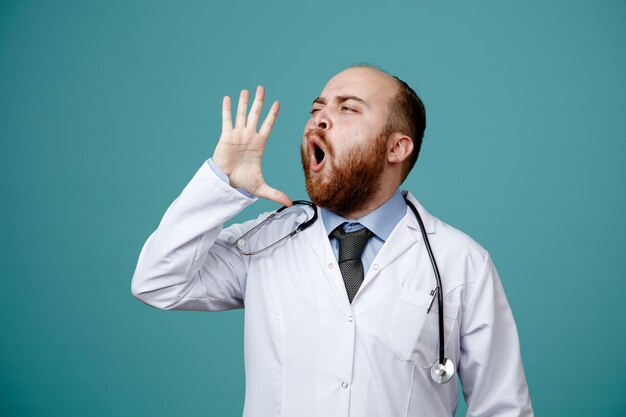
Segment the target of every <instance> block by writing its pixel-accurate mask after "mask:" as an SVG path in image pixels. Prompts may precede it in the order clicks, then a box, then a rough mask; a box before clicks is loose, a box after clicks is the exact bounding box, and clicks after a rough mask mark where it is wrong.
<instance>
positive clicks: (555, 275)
mask: <svg viewBox="0 0 626 417" xmlns="http://www.w3.org/2000/svg"><path fill="white" fill-rule="evenodd" d="M625 44H626V3H625V2H624V1H594V2H592V1H587V2H583V1H524V2H522V1H460V2H433V1H405V2H397V1H391V2H388V3H382V2H370V1H364V0H361V1H333V2H330V1H317V2H299V1H290V2H287V1H283V2H272V1H249V0H242V1H237V2H228V3H227V2H218V1H178V2H175V1H106V2H105V1H100V2H89V1H75V2H71V1H56V2H43V1H42V2H36V1H2V2H0V138H1V146H2V152H1V153H0V158H1V162H2V163H1V165H0V169H1V175H0V184H1V188H0V191H1V193H2V204H1V209H0V226H1V230H2V233H1V237H0V254H1V260H2V269H1V270H2V273H1V280H2V281H1V282H2V287H1V290H0V329H1V332H0V415H2V416H16V417H17V416H20V417H21V416H46V417H53V416H63V417H73V416H81V417H82V416H86V415H88V416H181V415H185V416H186V415H194V416H238V415H241V411H242V404H243V394H244V374H243V345H242V342H243V340H242V339H243V332H242V318H243V312H242V311H230V312H224V313H214V314H202V313H190V312H163V311H158V310H155V309H152V308H149V307H147V306H144V305H143V304H141V303H140V302H138V301H136V300H134V299H133V298H132V296H131V294H130V279H131V277H132V273H133V270H134V266H135V263H136V260H137V256H138V255H139V251H140V249H141V246H142V245H143V242H144V241H145V239H146V238H147V237H148V235H149V234H150V233H151V231H152V230H153V229H154V228H155V227H156V226H157V224H158V222H159V219H160V218H161V216H162V214H163V212H164V211H165V209H166V208H167V206H168V205H169V203H170V202H171V201H172V200H173V199H174V198H175V197H176V196H177V195H178V193H179V192H180V191H181V190H182V188H183V187H184V185H185V184H186V183H187V181H188V180H189V179H190V178H191V176H192V175H193V173H194V172H195V171H196V170H197V169H198V167H199V166H200V165H201V164H202V163H203V161H205V160H206V158H208V157H210V155H211V154H212V151H213V148H214V146H215V143H216V141H217V138H218V137H219V133H220V124H221V116H220V106H221V99H222V96H223V95H231V96H236V95H237V94H238V93H239V90H240V89H241V88H248V89H251V90H253V89H254V87H255V86H256V85H257V84H263V85H264V86H265V87H266V88H267V93H268V100H274V99H278V100H280V101H281V104H282V110H281V113H280V115H279V117H278V120H277V122H276V126H275V129H274V131H273V132H272V135H271V136H270V139H269V141H268V148H267V152H266V157H265V160H264V170H265V176H266V179H267V181H268V183H269V184H270V185H272V186H274V187H276V188H279V189H281V190H283V191H285V192H286V193H287V194H288V195H289V196H291V197H292V198H302V197H306V194H305V190H304V186H303V176H302V174H301V168H300V161H299V144H300V140H301V136H302V130H303V126H304V123H305V121H306V120H307V118H308V111H309V108H310V103H311V101H312V100H313V98H315V97H316V96H317V95H318V94H319V92H320V91H321V89H322V88H323V86H324V84H325V82H326V81H327V80H328V79H329V78H330V77H331V76H332V75H333V74H334V73H336V72H338V71H340V70H341V69H343V68H344V67H346V66H348V65H351V64H355V63H359V62H369V63H372V64H377V65H380V66H382V67H383V68H384V69H386V70H388V71H389V72H391V73H393V74H396V75H398V76H399V77H400V78H402V79H404V80H405V81H407V82H408V83H409V84H410V85H412V86H413V87H414V88H415V89H416V90H417V91H418V93H419V94H420V95H421V96H422V98H423V100H424V102H425V104H426V108H427V113H428V128H427V131H426V136H425V141H424V146H423V150H422V153H421V156H420V159H419V161H418V164H417V166H416V168H415V170H414V171H413V172H412V174H411V176H410V177H409V179H408V180H407V181H406V183H405V184H404V188H407V189H410V190H411V191H412V192H413V193H415V194H416V195H417V196H418V198H419V199H420V200H421V201H422V203H423V204H424V205H425V206H426V207H427V208H428V209H429V210H430V211H431V212H432V213H433V214H435V215H436V216H438V217H439V218H441V219H442V220H444V221H446V222H447V223H450V224H452V225H453V226H456V227H457V228H460V229H461V230H463V231H465V232H466V233H468V234H470V235H471V236H472V237H474V238H475V239H476V240H477V241H478V242H480V243H481V244H482V245H483V246H485V247H486V248H487V249H488V250H489V251H490V253H491V255H492V257H493V259H494V261H495V263H496V265H497V267H498V270H499V272H500V275H501V278H502V281H503V284H504V286H505V289H506V291H507V295H508V297H509V301H510V303H511V305H512V307H513V310H514V313H515V318H516V321H517V324H518V328H519V333H520V338H521V342H522V353H523V358H524V363H525V368H526V372H527V378H528V382H529V385H530V391H531V396H532V401H533V404H534V406H535V409H536V412H537V415H545V416H553V415H565V416H570V417H574V416H585V417H588V416H618V415H626V401H625V400H624V392H626V378H625V377H624V372H623V370H624V369H625V365H626V360H625V359H624V353H625V350H626V336H625V334H626V333H625V331H624V330H625V328H626V326H625V324H626V323H625V322H626V318H625V314H624V307H623V305H624V303H626V300H625V299H624V295H625V293H626V291H625V290H626V284H625V279H626V276H625V274H624V268H625V266H626V265H625V258H626V256H625V249H626V245H625V244H624V239H625V232H626V220H624V213H625V212H626V210H625V209H626V207H625V206H626V204H625V203H626V201H625V191H624V190H625V189H626V187H625V178H626V175H625V174H626V169H625V167H624V164H625V162H626V161H625V159H626V152H625V151H626V146H625V141H626V135H625V133H626V128H625V127H624V122H625V117H624V115H625V114H626V105H625V100H624V97H625V96H626V80H625V74H626V48H625V47H624V45H625ZM274 207H275V205H274V204H273V203H270V202H259V203H257V204H255V205H253V206H252V207H251V208H248V209H246V211H245V212H244V213H243V214H242V215H241V216H240V217H239V218H238V219H239V220H242V219H244V218H248V217H251V216H256V214H258V213H259V212H260V211H264V210H268V209H272V208H274ZM457 415H464V406H463V405H462V404H461V405H460V407H459V412H458V413H457Z"/></svg>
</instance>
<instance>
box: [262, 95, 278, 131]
mask: <svg viewBox="0 0 626 417" xmlns="http://www.w3.org/2000/svg"><path fill="white" fill-rule="evenodd" d="M279 111H280V103H279V102H278V101H275V102H274V104H272V107H271V108H270V111H269V113H267V116H265V120H264V121H263V124H262V125H261V128H260V129H259V136H261V137H262V138H263V139H267V137H268V136H269V135H270V132H271V131H272V127H274V122H275V121H276V117H278V112H279Z"/></svg>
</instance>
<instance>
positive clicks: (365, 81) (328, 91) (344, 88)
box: [320, 67, 398, 107]
mask: <svg viewBox="0 0 626 417" xmlns="http://www.w3.org/2000/svg"><path fill="white" fill-rule="evenodd" d="M397 92H398V85H397V83H396V81H395V80H394V79H393V78H391V77H390V76H389V75H387V74H384V73H382V72H380V71H378V70H376V69H373V68H366V67H356V68H348V69H347V70H345V71H342V72H340V73H339V74H337V75H335V76H334V77H333V78H331V79H330V81H328V83H327V84H326V86H325V87H324V90H322V93H321V94H320V98H323V99H325V100H327V101H328V100H333V99H334V98H335V97H337V96H357V97H359V98H361V99H362V100H364V101H365V102H366V103H367V104H368V105H371V106H374V107H376V106H386V105H387V103H388V101H389V99H391V98H392V97H393V96H395V95H396V93H397Z"/></svg>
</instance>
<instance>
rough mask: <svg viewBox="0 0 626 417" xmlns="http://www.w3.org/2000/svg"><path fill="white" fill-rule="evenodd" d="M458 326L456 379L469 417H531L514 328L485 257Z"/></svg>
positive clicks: (488, 259) (513, 322)
mask: <svg viewBox="0 0 626 417" xmlns="http://www.w3.org/2000/svg"><path fill="white" fill-rule="evenodd" d="M472 287H473V288H474V289H473V291H472V292H471V293H469V297H470V301H469V303H468V305H467V307H466V311H465V312H464V315H463V319H462V323H461V356H460V363H459V377H460V379H461V385H462V387H463V395H464V397H465V401H466V403H467V417H496V416H498V417H514V416H515V417H521V416H524V417H530V416H533V415H534V414H533V409H532V405H531V402H530V396H529V393H528V385H527V383H526V376H525V373H524V367H523V365H522V358H521V352H520V344H519V338H518V334H517V328H516V326H515V321H514V319H513V313H512V312H511V308H510V307H509V303H508V301H507V299H506V295H505V293H504V289H503V288H502V284H501V282H500V278H499V276H498V272H497V271H496V268H495V266H494V264H493V262H492V261H491V258H490V257H489V254H488V253H485V261H484V264H483V270H482V273H481V274H480V277H479V278H478V280H477V281H476V282H475V283H473V284H472Z"/></svg>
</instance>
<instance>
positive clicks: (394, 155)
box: [387, 132, 413, 164]
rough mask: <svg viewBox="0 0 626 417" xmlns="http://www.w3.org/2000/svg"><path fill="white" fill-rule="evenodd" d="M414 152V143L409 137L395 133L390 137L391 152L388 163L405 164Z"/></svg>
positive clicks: (388, 155) (388, 154)
mask: <svg viewBox="0 0 626 417" xmlns="http://www.w3.org/2000/svg"><path fill="white" fill-rule="evenodd" d="M411 152H413V141H412V140H411V138H410V137H408V136H407V135H405V134H403V133H400V132H394V133H392V134H391V136H390V137H389V152H387V162H389V163H391V164H397V163H402V162H404V161H405V160H406V159H407V158H408V157H409V155H411Z"/></svg>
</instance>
